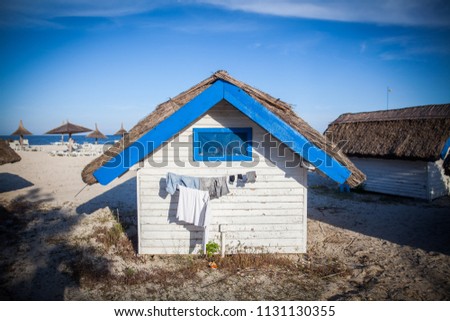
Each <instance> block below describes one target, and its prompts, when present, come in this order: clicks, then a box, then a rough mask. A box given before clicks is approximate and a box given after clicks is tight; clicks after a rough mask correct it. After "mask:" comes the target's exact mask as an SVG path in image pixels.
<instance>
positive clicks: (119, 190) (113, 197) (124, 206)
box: [76, 177, 137, 214]
mask: <svg viewBox="0 0 450 321" xmlns="http://www.w3.org/2000/svg"><path fill="white" fill-rule="evenodd" d="M106 206H108V207H109V208H110V209H111V210H116V209H119V211H120V212H124V213H126V212H136V208H137V196H136V177H132V178H130V179H128V180H127V181H125V182H123V183H122V184H120V185H118V186H116V187H113V188H111V189H109V190H107V191H106V192H104V193H102V194H100V195H99V196H97V197H94V198H92V199H90V200H89V201H87V202H86V203H83V204H81V205H79V206H78V207H77V209H76V211H77V213H78V214H83V213H85V214H91V213H93V212H95V211H96V210H98V209H101V208H104V207H106Z"/></svg>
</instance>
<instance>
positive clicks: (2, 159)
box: [0, 139, 21, 165]
mask: <svg viewBox="0 0 450 321" xmlns="http://www.w3.org/2000/svg"><path fill="white" fill-rule="evenodd" d="M20 160H21V157H20V156H19V154H17V153H16V152H15V151H14V149H12V148H11V147H9V144H8V142H7V141H5V140H1V139H0V165H4V164H8V163H15V162H18V161H20Z"/></svg>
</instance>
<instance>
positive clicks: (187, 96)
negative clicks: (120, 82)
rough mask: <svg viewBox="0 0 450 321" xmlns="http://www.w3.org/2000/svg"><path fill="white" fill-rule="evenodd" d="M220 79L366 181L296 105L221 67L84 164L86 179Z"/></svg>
mask: <svg viewBox="0 0 450 321" xmlns="http://www.w3.org/2000/svg"><path fill="white" fill-rule="evenodd" d="M217 80H223V81H225V82H227V83H230V84H232V85H234V86H236V87H239V88H240V90H242V91H244V92H245V93H246V94H248V95H249V96H250V97H252V98H253V99H254V100H256V101H257V102H259V103H260V104H261V105H262V106H264V107H265V108H267V109H268V110H269V111H270V112H272V113H273V114H275V115H276V116H278V117H279V118H280V119H282V120H283V121H284V122H285V123H287V124H288V125H289V126H291V127H292V128H293V129H295V130H296V131H298V133H300V134H301V135H303V136H304V137H305V138H306V139H307V140H308V141H309V142H312V143H313V144H314V145H316V146H317V147H318V148H320V149H322V150H324V151H326V152H327V153H328V154H329V155H331V156H332V157H333V158H334V159H335V160H336V161H338V162H339V163H340V164H342V166H345V167H346V168H347V169H348V170H350V172H351V175H350V177H349V178H348V179H347V181H346V183H347V184H349V185H350V186H352V187H354V186H357V185H359V184H360V183H361V182H362V181H364V179H365V176H364V174H363V173H362V172H360V171H359V170H358V169H357V168H356V167H355V166H354V165H353V164H352V162H351V161H350V160H349V159H348V158H347V157H346V156H344V154H342V153H341V152H339V151H336V149H335V148H334V145H332V144H331V143H330V142H329V141H327V140H326V139H325V137H324V136H323V135H322V134H320V133H319V132H318V131H317V130H315V129H313V128H312V127H311V126H309V125H308V124H307V123H306V122H305V121H304V120H303V119H302V118H300V117H299V116H298V115H297V114H296V113H295V112H294V111H293V109H292V107H291V106H290V105H289V104H287V103H285V102H283V101H281V100H280V99H276V98H274V97H272V96H270V95H268V94H266V93H264V92H262V91H260V90H258V89H256V88H253V87H251V86H249V85H247V84H245V83H243V82H240V81H238V80H236V79H234V78H233V77H231V76H230V75H228V73H227V72H225V71H218V72H216V73H214V74H213V75H212V76H211V77H209V78H207V79H205V80H203V81H201V82H200V83H199V84H197V85H195V86H193V87H192V88H190V89H189V90H187V91H185V92H182V93H181V94H179V95H178V96H176V97H174V98H172V99H169V100H168V101H166V102H164V103H162V104H160V105H158V106H157V107H156V109H155V110H154V111H153V112H152V113H151V114H150V115H148V116H147V117H145V118H144V119H142V120H141V121H140V122H139V123H138V124H137V125H136V126H134V127H133V128H132V129H131V130H130V131H129V134H128V139H127V140H121V141H120V142H117V143H116V144H115V145H114V146H113V147H112V148H110V149H109V150H108V151H107V152H106V153H105V154H103V155H101V156H99V157H98V158H97V159H95V160H93V161H92V162H91V163H90V164H88V165H87V166H86V167H85V168H84V170H83V172H82V178H83V181H84V182H85V183H87V184H90V185H91V184H95V183H96V182H97V179H96V178H95V177H94V175H93V173H94V172H95V171H96V170H97V169H98V168H100V167H101V166H102V165H103V164H105V163H106V162H108V161H109V160H111V159H112V158H113V157H115V156H116V155H117V154H118V153H120V152H121V151H122V150H124V148H126V147H128V146H129V145H131V144H132V143H133V142H135V141H136V140H137V139H139V138H140V137H141V136H143V135H144V134H145V133H147V132H148V131H150V130H151V129H153V128H154V127H156V126H157V125H158V124H159V123H161V122H162V121H164V120H165V119H167V118H168V117H170V116H171V115H172V114H174V113H175V112H176V111H178V110H179V109H180V108H181V107H183V106H184V105H186V104H187V103H188V102H190V101H191V100H192V99H194V98H195V97H196V96H198V95H199V94H201V93H202V92H204V91H205V90H206V89H208V88H209V87H210V86H212V85H213V84H214V83H215V82H216V81H217Z"/></svg>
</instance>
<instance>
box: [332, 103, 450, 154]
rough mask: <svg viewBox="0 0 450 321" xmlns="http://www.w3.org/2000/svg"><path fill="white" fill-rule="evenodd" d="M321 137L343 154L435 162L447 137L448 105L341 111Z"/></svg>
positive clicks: (449, 134)
mask: <svg viewBox="0 0 450 321" xmlns="http://www.w3.org/2000/svg"><path fill="white" fill-rule="evenodd" d="M325 136H327V137H328V138H329V139H330V140H332V141H333V142H335V143H337V144H339V145H341V146H342V151H343V152H344V153H345V154H346V155H347V156H357V157H377V158H396V159H410V160H425V161H436V160H437V159H439V157H440V153H441V151H442V149H443V148H444V145H445V142H446V141H447V139H448V138H449V137H450V104H444V105H427V106H418V107H410V108H403V109H394V110H386V111H375V112H364V113H356V114H343V115H341V116H339V117H338V118H337V119H336V120H335V121H333V122H332V123H331V124H330V125H329V126H328V128H327V130H326V131H325Z"/></svg>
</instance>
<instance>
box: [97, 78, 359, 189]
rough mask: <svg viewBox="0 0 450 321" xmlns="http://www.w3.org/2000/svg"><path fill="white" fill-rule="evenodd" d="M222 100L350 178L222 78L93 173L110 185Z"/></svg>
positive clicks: (325, 168)
mask: <svg viewBox="0 0 450 321" xmlns="http://www.w3.org/2000/svg"><path fill="white" fill-rule="evenodd" d="M222 99H225V100H227V101H228V102H229V103H230V104H232V105H233V106H234V107H236V108H237V109H239V110H240V111H241V112H242V113H244V114H245V115H246V116H247V117H249V118H250V119H252V120H253V121H254V122H256V123H257V124H258V125H260V126H261V127H263V128H264V129H265V130H267V131H268V132H269V133H271V134H272V135H273V136H274V137H276V138H277V139H279V140H280V141H282V142H292V144H291V146H289V147H290V148H291V149H292V150H293V151H294V152H296V153H298V154H299V155H300V156H302V157H303V158H304V159H306V160H307V161H308V162H310V163H311V164H313V165H314V166H315V167H317V168H318V169H319V170H320V171H322V172H323V173H324V174H326V175H328V176H329V177H330V178H331V179H333V180H334V181H336V182H338V183H341V184H342V183H344V182H345V181H346V180H347V179H348V178H349V177H350V175H351V172H350V171H349V170H348V169H347V168H346V167H345V166H343V165H341V164H340V163H339V162H337V161H336V160H335V159H334V158H332V157H331V156H329V155H328V154H327V153H326V152H325V151H323V150H321V149H320V148H318V147H316V146H315V145H314V144H313V143H311V142H310V141H308V140H307V139H306V138H305V137H304V136H303V135H301V134H300V133H298V132H297V131H296V130H294V129H293V128H292V127H290V126H289V125H288V124H286V123H285V122H284V121H283V120H281V119H280V118H279V117H278V116H276V115H275V114H273V113H272V112H271V111H269V110H268V109H267V108H265V107H264V106H263V105H261V104H260V103H259V102H257V101H256V100H255V99H253V98H252V97H251V96H250V95H248V94H247V93H246V92H244V91H243V90H241V89H240V88H239V87H237V86H235V85H232V84H230V83H227V82H225V81H223V80H220V79H219V80H217V81H216V82H214V83H213V84H212V85H211V86H210V87H208V88H207V89H206V90H204V91H203V92H202V93H200V94H199V95H198V96H196V97H195V98H194V99H192V100H191V101H190V102H188V103H187V104H186V105H184V106H183V107H181V108H180V109H179V110H177V111H176V112H175V113H173V114H172V115H171V116H169V117H168V118H166V119H165V120H163V121H162V122H161V123H159V124H158V125H157V126H155V127H154V128H152V129H151V130H150V131H149V132H148V133H146V134H144V135H143V136H141V137H140V138H139V139H137V140H136V141H135V142H134V143H133V144H131V145H130V146H128V147H127V148H126V149H124V150H123V151H122V152H121V153H119V154H118V155H117V156H115V157H114V158H112V159H111V160H109V161H108V162H106V163H105V164H104V165H103V166H102V167H100V168H98V169H97V170H96V171H95V172H94V173H93V175H94V177H95V178H96V179H97V181H98V182H99V183H100V184H102V185H107V184H108V183H110V182H111V181H112V180H114V179H115V178H117V177H119V176H121V175H123V174H124V173H125V172H126V171H127V170H129V168H130V167H131V166H133V165H134V164H136V163H137V162H139V161H140V160H142V159H143V158H145V157H146V156H147V155H149V154H150V153H151V152H153V151H154V150H155V149H156V148H158V147H159V146H161V145H162V144H163V143H164V142H166V141H168V140H169V139H170V138H172V137H173V136H175V135H176V134H177V133H178V132H180V131H181V130H182V129H183V128H185V127H187V126H188V125H189V124H191V123H192V122H193V121H195V120H196V119H197V118H198V117H200V116H201V115H203V114H204V113H205V112H207V111H208V110H209V109H210V108H211V107H213V106H214V105H216V104H217V103H218V102H220V101H221V100H222Z"/></svg>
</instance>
